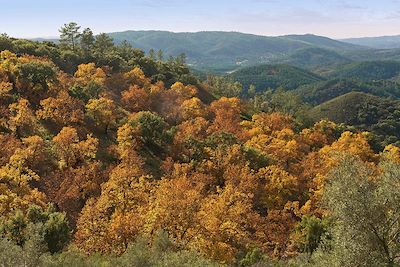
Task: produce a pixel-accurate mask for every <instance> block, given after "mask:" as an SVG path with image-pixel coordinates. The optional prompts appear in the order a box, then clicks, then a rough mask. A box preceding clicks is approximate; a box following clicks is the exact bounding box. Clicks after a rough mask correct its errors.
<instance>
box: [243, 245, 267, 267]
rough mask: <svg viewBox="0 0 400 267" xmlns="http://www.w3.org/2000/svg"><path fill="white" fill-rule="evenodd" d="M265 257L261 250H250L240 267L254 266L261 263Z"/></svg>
mask: <svg viewBox="0 0 400 267" xmlns="http://www.w3.org/2000/svg"><path fill="white" fill-rule="evenodd" d="M263 258H264V256H263V254H262V252H261V250H259V249H252V250H250V251H249V252H248V253H247V254H246V256H245V257H244V258H243V259H242V260H240V263H239V266H240V267H247V266H254V264H256V263H258V262H261V261H262V260H263Z"/></svg>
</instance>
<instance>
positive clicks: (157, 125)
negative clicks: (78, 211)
mask: <svg viewBox="0 0 400 267" xmlns="http://www.w3.org/2000/svg"><path fill="white" fill-rule="evenodd" d="M129 124H130V125H131V126H133V127H134V128H137V129H138V130H139V133H140V138H141V140H142V142H143V143H144V144H145V145H147V146H149V147H157V148H162V147H164V145H165V144H168V143H170V142H171V135H170V133H169V132H168V129H169V126H168V124H167V123H166V122H165V121H164V119H163V118H162V117H160V116H159V115H157V114H155V113H153V112H150V111H142V112H139V113H138V114H136V115H135V117H134V119H132V120H131V121H130V122H129Z"/></svg>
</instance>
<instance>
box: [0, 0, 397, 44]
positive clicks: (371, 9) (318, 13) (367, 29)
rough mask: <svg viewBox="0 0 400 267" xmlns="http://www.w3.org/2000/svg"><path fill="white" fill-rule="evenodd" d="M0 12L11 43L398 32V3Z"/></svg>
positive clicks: (29, 6) (52, 6)
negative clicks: (83, 31)
mask: <svg viewBox="0 0 400 267" xmlns="http://www.w3.org/2000/svg"><path fill="white" fill-rule="evenodd" d="M2 1H4V0H0V3H1V2H2ZM2 9H3V14H2V18H3V19H2V20H3V21H2V23H1V25H0V32H2V33H3V32H4V33H7V34H8V35H10V36H12V37H17V38H40V37H42V38H48V37H56V36H58V29H59V28H60V27H61V26H62V25H63V24H64V23H68V22H70V21H75V22H77V23H78V24H79V25H81V26H82V27H83V28H85V27H89V28H91V29H92V30H93V31H94V32H95V33H100V32H121V31H126V30H162V31H172V32H198V31H234V32H243V33H250V34H256V35H264V36H281V35H287V34H306V33H309V34H315V35H321V36H326V37H330V38H334V39H343V38H358V37H375V36H393V35H398V34H399V33H400V32H399V31H398V29H399V27H400V1H399V0H382V1H379V3H377V2H376V1H372V0H365V1H361V0H354V1H349V0H341V1H332V0H327V1H322V0H303V1H295V0H287V1H281V0H248V1H240V0H232V1H228V0H221V1H210V0H204V1H194V0H188V1H183V0H166V1H162V2H161V3H160V1H156V0H132V1H129V0H115V1H113V2H112V3H110V2H109V1H106V0H98V1H94V0H87V1H84V2H83V1H79V0H71V1H68V2H56V1H50V0H38V1H34V2H32V1H28V0H15V1H13V2H8V1H7V2H5V1H4V3H2ZM16 18H18V19H16Z"/></svg>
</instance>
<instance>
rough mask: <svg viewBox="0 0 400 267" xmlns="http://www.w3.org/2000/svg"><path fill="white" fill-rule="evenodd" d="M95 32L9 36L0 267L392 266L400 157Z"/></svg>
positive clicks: (4, 59)
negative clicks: (53, 37)
mask: <svg viewBox="0 0 400 267" xmlns="http://www.w3.org/2000/svg"><path fill="white" fill-rule="evenodd" d="M89 32H90V30H89V29H85V30H84V31H83V32H82V31H81V30H80V28H79V26H78V25H76V24H74V23H70V24H67V25H64V27H62V29H61V42H60V44H59V45H57V44H50V43H49V44H48V43H35V42H29V41H24V40H16V39H11V38H8V37H6V36H3V37H2V44H3V45H4V44H5V45H6V46H7V47H6V48H7V49H4V50H2V51H1V52H0V144H1V145H2V147H3V149H2V150H0V237H1V238H0V260H1V262H2V264H3V265H5V266H27V265H29V266H232V265H233V266H252V265H254V264H258V265H259V266H264V265H265V266H271V265H273V264H274V265H277V266H279V265H283V266H284V265H288V264H293V265H294V266H313V265H316V266H320V265H321V264H326V265H328V266H331V265H333V266H339V265H341V266H354V262H357V263H358V264H359V263H361V264H362V265H364V266H367V265H368V264H369V263H371V262H373V263H374V264H376V266H379V265H384V264H388V265H389V266H390V264H392V265H393V264H395V263H396V264H397V263H398V251H399V245H398V242H394V241H393V240H396V238H397V236H398V233H399V231H400V228H399V224H398V212H399V210H400V208H399V201H398V199H399V196H398V194H399V192H400V190H399V183H398V182H397V180H396V179H397V178H398V177H397V176H396V174H397V173H398V172H399V168H400V150H399V149H398V148H397V147H396V146H393V145H388V146H387V147H385V148H384V149H382V150H381V151H374V150H373V147H371V144H370V143H369V138H368V134H365V133H362V132H360V131H357V130H354V131H347V130H346V127H344V126H343V125H338V124H335V123H333V122H330V121H327V120H322V121H318V122H316V123H313V124H302V121H301V120H299V118H298V117H297V114H298V113H296V112H292V111H293V110H294V111H299V108H298V106H299V104H298V102H296V101H297V98H294V96H293V95H290V94H288V93H287V92H285V91H283V90H278V91H277V92H278V93H279V94H280V97H274V96H272V97H271V98H265V99H262V97H261V96H259V95H257V94H255V95H254V96H252V97H249V99H248V100H243V99H240V98H238V97H235V96H234V95H235V94H237V93H238V92H240V88H239V86H237V84H236V85H235V83H233V84H232V83H231V81H226V80H218V79H217V80H213V81H212V82H210V83H208V84H203V83H201V82H199V81H198V80H197V79H195V78H194V77H192V75H191V73H190V71H188V68H187V66H186V65H185V64H184V62H183V58H182V57H179V58H174V59H170V60H167V61H163V60H161V57H160V58H159V59H156V58H153V57H151V56H145V55H144V54H143V52H141V51H140V50H137V49H134V48H132V47H130V46H127V45H126V44H125V45H126V46H124V48H126V49H127V54H126V57H125V58H124V57H122V55H123V52H122V51H125V50H121V46H115V45H113V44H112V42H111V41H110V40H109V39H108V38H107V37H106V36H105V35H99V36H97V37H95V38H94V45H93V46H92V45H90V46H87V44H89V43H92V41H93V39H92V38H90V36H91V34H88V33H89ZM85 33H86V35H85ZM89 39H91V40H92V41H88V42H86V41H84V40H89ZM3 41H4V42H3ZM25 45H26V46H28V45H29V46H31V48H30V49H32V51H33V52H32V54H29V53H27V52H21V51H22V49H23V47H25ZM49 47H52V50H49V51H52V52H51V53H50V52H49V51H47V50H46V48H49ZM49 49H50V48H49ZM40 53H43V54H40ZM109 53H111V54H109ZM134 55H136V56H134ZM120 57H121V58H122V59H121V61H114V60H111V59H116V58H120ZM116 62H119V63H118V64H117V63H116ZM149 66H153V67H154V68H149ZM189 78H190V79H189ZM225 85H227V86H228V87H225ZM224 88H227V89H226V90H224ZM212 94H213V95H212ZM285 97H286V98H285ZM286 99H288V100H291V101H285V100H286ZM262 100H267V101H264V104H263V105H261V104H260V103H261V102H262ZM279 101H281V102H279ZM291 105H292V106H291ZM291 107H292V108H293V109H292V108H291ZM284 108H287V109H284ZM279 111H281V112H279ZM291 114H292V115H293V116H292V115H291ZM371 178H373V179H371ZM358 184H360V185H362V187H357V186H355V185H358ZM358 188H362V189H363V191H362V192H361V193H360V192H359V191H358ZM364 193H365V194H364ZM359 203H362V204H363V205H365V208H364V206H360V205H359ZM347 205H348V207H350V209H351V211H350V209H348V208H346V207H347ZM376 229H379V230H378V231H377V230H376ZM352 236H356V237H357V238H351V237H352ZM377 240H380V242H376V241H377ZM352 248H355V249H352Z"/></svg>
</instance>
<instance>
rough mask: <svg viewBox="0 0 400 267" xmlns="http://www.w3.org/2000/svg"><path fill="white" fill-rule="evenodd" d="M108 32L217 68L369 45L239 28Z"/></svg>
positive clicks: (118, 39)
mask: <svg viewBox="0 0 400 267" xmlns="http://www.w3.org/2000/svg"><path fill="white" fill-rule="evenodd" d="M109 36H111V37H112V38H113V39H114V41H115V42H116V43H121V42H123V41H125V40H126V41H128V42H129V43H131V44H132V45H133V46H135V47H138V48H141V49H143V50H144V51H149V50H150V49H154V50H159V49H162V50H163V51H164V53H165V55H167V56H168V55H173V56H176V55H178V54H181V53H185V54H186V56H187V59H188V63H189V64H190V65H192V66H194V67H195V68H198V69H203V70H212V71H217V72H218V71H220V72H225V71H232V70H235V69H237V68H239V67H241V66H250V65H255V64H261V63H279V62H281V61H283V60H285V59H286V57H288V56H290V55H291V54H293V53H296V52H297V51H299V50H304V49H307V48H320V49H326V50H329V51H340V52H343V51H356V50H363V49H366V48H365V47H362V46H359V45H354V44H350V43H345V42H340V41H337V40H333V39H330V38H327V37H322V36H316V35H311V34H306V35H286V36H279V37H267V36H259V35H252V34H244V33H239V32H196V33H174V32H166V31H125V32H114V33H109ZM319 52H320V51H319ZM345 60H346V59H345Z"/></svg>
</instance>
